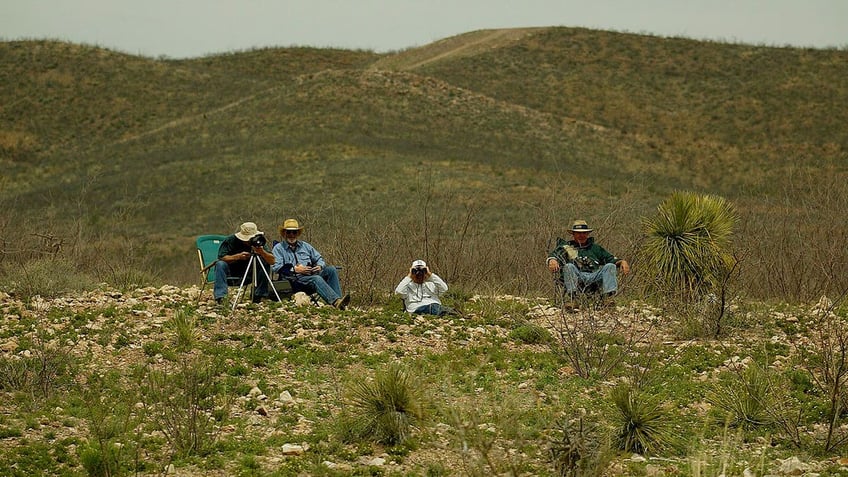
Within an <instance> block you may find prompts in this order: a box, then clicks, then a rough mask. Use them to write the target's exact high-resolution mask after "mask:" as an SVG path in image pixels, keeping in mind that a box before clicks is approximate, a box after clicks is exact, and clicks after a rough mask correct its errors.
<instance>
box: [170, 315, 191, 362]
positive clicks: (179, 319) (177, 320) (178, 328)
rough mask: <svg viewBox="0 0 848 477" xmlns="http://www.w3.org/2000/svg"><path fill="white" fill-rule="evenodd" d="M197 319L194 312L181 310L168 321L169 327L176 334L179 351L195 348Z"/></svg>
mask: <svg viewBox="0 0 848 477" xmlns="http://www.w3.org/2000/svg"><path fill="white" fill-rule="evenodd" d="M196 323H197V318H196V317H195V313H194V312H193V310H191V309H189V308H180V309H178V310H176V311H175V312H174V317H173V318H171V320H170V321H168V327H169V328H170V329H172V330H173V331H174V333H175V334H176V341H177V346H176V347H177V350H179V351H183V352H185V351H189V350H191V347H192V346H194V341H195V334H196Z"/></svg>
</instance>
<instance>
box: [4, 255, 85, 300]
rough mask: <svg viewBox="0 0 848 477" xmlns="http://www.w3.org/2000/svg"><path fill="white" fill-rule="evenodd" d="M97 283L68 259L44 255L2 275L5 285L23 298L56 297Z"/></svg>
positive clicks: (5, 287) (83, 289) (82, 289)
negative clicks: (45, 256) (44, 256)
mask: <svg viewBox="0 0 848 477" xmlns="http://www.w3.org/2000/svg"><path fill="white" fill-rule="evenodd" d="M95 285H96V283H95V281H94V279H93V278H91V277H90V276H88V275H86V274H85V273H83V272H81V271H80V270H79V269H78V267H77V266H76V265H75V264H74V263H72V262H70V261H68V260H65V259H54V258H41V259H36V260H30V261H28V262H25V263H23V264H21V265H20V266H19V267H14V268H10V269H9V270H8V272H7V274H6V275H5V276H4V277H3V278H2V288H4V289H6V290H10V291H11V292H12V293H14V294H15V295H17V296H18V297H20V298H21V299H23V300H28V299H31V298H32V297H35V296H41V297H43V298H55V297H58V296H62V295H66V294H69V293H73V292H79V291H85V290H91V289H93V288H94V287H95Z"/></svg>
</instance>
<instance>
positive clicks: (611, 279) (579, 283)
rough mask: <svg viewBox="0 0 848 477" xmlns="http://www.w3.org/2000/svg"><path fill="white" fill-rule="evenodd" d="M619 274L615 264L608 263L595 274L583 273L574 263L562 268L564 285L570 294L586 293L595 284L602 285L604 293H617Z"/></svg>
mask: <svg viewBox="0 0 848 477" xmlns="http://www.w3.org/2000/svg"><path fill="white" fill-rule="evenodd" d="M617 272H618V270H616V268H615V264H614V263H607V264H605V265H603V266H602V267H601V268H599V269H597V270H595V271H594V272H581V271H580V270H578V269H577V267H576V266H574V264H573V263H566V264H565V266H564V267H562V284H563V286H564V287H565V291H566V292H568V293H570V294H574V293H577V292H585V291H586V289H587V288H589V286H590V285H593V284H595V283H600V284H601V289H602V290H603V292H604V293H615V292H616V290H618V277H617Z"/></svg>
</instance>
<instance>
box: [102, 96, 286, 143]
mask: <svg viewBox="0 0 848 477" xmlns="http://www.w3.org/2000/svg"><path fill="white" fill-rule="evenodd" d="M277 88H279V86H274V87H272V88H268V89H266V90H264V91H260V92H258V93H254V94H251V95H249V96H245V97H243V98H239V99H237V100H235V101H233V102H232V103H228V104H225V105H223V106H220V107H217V108H214V109H210V110H208V111H203V112H200V113H197V114H193V115H191V116H183V117H181V118H179V119H174V120H173V121H168V122H167V123H165V124H163V125H161V126H158V127H156V128H153V129H149V130H147V131H144V132H140V133H138V134H133V135H132V136H127V137H125V138H121V139H119V140H117V141H115V144H124V143H127V142H130V141H135V140H137V139H141V138H143V137H147V136H151V135H153V134H156V133H159V132H162V131H165V130H167V129H171V128H175V127H178V126H182V125H184V124H188V123H190V122H193V121H200V120H203V119H204V118H206V117H207V116H211V115H213V114H218V113H223V112H224V111H227V110H229V109H232V108H235V107H236V106H239V105H241V104H242V103H245V102H247V101H250V100H252V99H254V98H256V97H257V96H260V95H263V94H266V93H268V92H271V91H274V90H276V89H277Z"/></svg>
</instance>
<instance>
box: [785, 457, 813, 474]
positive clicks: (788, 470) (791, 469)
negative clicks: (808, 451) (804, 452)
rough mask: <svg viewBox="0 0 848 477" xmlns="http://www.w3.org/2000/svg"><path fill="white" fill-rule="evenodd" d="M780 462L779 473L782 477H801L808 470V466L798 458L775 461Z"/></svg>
mask: <svg viewBox="0 0 848 477" xmlns="http://www.w3.org/2000/svg"><path fill="white" fill-rule="evenodd" d="M777 461H778V462H780V468H779V470H778V471H779V472H780V473H781V474H784V475H801V474H803V473H804V472H806V471H808V470H809V469H810V466H809V464H805V463H803V462H801V459H799V458H798V457H795V456H792V457H789V458H788V459H784V460H780V459H778V460H777Z"/></svg>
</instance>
